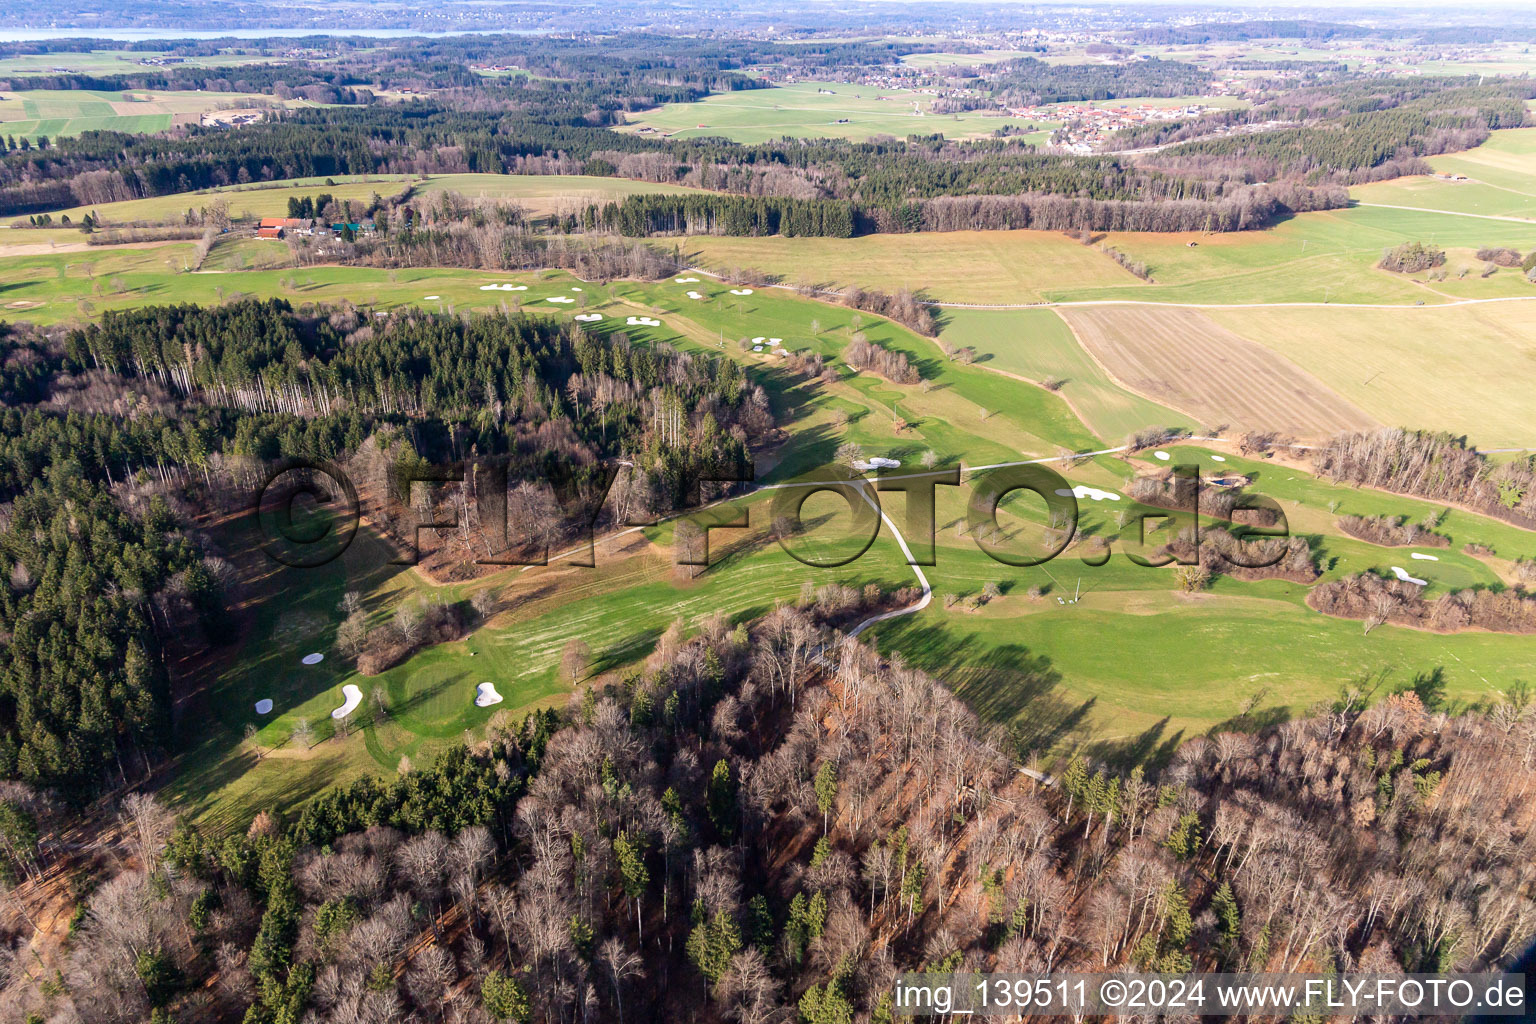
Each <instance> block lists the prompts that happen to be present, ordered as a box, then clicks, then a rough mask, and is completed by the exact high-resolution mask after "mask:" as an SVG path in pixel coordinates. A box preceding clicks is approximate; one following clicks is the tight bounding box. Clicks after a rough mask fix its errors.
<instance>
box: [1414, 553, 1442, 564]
mask: <svg viewBox="0 0 1536 1024" xmlns="http://www.w3.org/2000/svg"><path fill="white" fill-rule="evenodd" d="M1408 557H1409V558H1417V559H1418V560H1419V561H1421V562H1438V561H1440V556H1439V555H1425V554H1421V553H1420V552H1417V551H1412V552H1409V554H1408Z"/></svg>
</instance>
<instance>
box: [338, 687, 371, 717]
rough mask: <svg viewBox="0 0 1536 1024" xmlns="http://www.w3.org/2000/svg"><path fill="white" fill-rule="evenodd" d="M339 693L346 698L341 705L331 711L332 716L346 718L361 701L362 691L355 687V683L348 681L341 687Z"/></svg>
mask: <svg viewBox="0 0 1536 1024" xmlns="http://www.w3.org/2000/svg"><path fill="white" fill-rule="evenodd" d="M341 695H342V696H343V697H345V698H346V700H344V701H342V703H341V707H339V708H337V709H336V710H335V711H332V712H331V717H332V718H338V719H340V718H346V717H347V716H348V715H350V714H351V713H352V712H354V711H356V710H357V706H358V705H359V704H361V703H362V702H363V691H362V690H359V689H358V688H357V685H356V684H355V683H348V684H347V685H346V686H343V687H342V688H341Z"/></svg>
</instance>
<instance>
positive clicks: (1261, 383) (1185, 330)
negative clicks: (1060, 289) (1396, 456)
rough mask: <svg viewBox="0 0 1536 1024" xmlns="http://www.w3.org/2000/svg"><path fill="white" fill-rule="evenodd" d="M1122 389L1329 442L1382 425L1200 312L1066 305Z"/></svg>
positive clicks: (1218, 417) (1236, 423)
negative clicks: (1341, 434)
mask: <svg viewBox="0 0 1536 1024" xmlns="http://www.w3.org/2000/svg"><path fill="white" fill-rule="evenodd" d="M1057 312H1058V313H1060V314H1061V316H1062V317H1063V318H1064V319H1065V320H1066V321H1067V324H1068V326H1070V327H1071V328H1072V331H1073V333H1074V334H1076V335H1077V338H1078V341H1080V342H1081V343H1082V345H1083V347H1084V348H1086V349H1087V350H1088V352H1089V354H1090V355H1092V356H1093V357H1094V358H1095V359H1096V360H1098V362H1099V364H1100V365H1101V366H1103V367H1104V369H1105V370H1106V371H1107V372H1108V373H1109V374H1110V375H1111V376H1112V377H1114V378H1115V380H1116V381H1118V382H1119V383H1120V384H1121V385H1122V386H1124V387H1126V388H1129V389H1130V390H1132V391H1136V392H1139V393H1141V394H1143V395H1145V396H1147V397H1148V398H1151V399H1153V400H1154V401H1158V402H1162V403H1164V404H1166V405H1170V406H1172V407H1174V408H1176V409H1182V410H1185V411H1186V412H1188V413H1190V414H1191V415H1193V416H1196V417H1198V418H1200V419H1201V420H1203V421H1204V422H1205V423H1206V424H1207V425H1210V426H1218V425H1221V424H1229V425H1231V426H1232V427H1234V428H1237V429H1252V430H1278V431H1282V432H1284V433H1291V434H1297V435H1299V436H1302V437H1325V436H1328V435H1331V434H1335V433H1339V432H1341V431H1347V430H1364V429H1368V428H1370V427H1374V426H1378V424H1377V423H1376V421H1375V420H1373V419H1371V417H1370V416H1368V415H1366V413H1365V412H1363V411H1362V410H1361V409H1360V408H1359V407H1358V406H1356V405H1355V404H1354V403H1352V402H1350V401H1348V400H1347V399H1345V398H1344V397H1342V396H1341V395H1339V394H1338V393H1337V392H1335V391H1334V390H1333V389H1332V388H1330V387H1329V386H1328V385H1326V384H1324V383H1323V382H1322V381H1320V380H1318V379H1317V378H1316V377H1314V376H1312V375H1311V374H1309V373H1307V372H1306V371H1304V370H1302V369H1300V368H1298V367H1297V366H1295V365H1294V364H1292V363H1290V362H1288V361H1287V360H1285V359H1284V358H1282V357H1281V356H1278V355H1276V354H1275V353H1273V352H1271V351H1270V350H1268V349H1266V348H1264V347H1263V346H1261V345H1258V344H1256V343H1255V342H1252V341H1249V340H1247V339H1246V338H1243V337H1241V336H1239V335H1237V334H1234V333H1233V332H1231V331H1229V330H1227V329H1226V328H1225V327H1221V326H1219V325H1218V324H1216V323H1214V322H1213V321H1212V320H1211V319H1210V318H1209V317H1207V316H1205V314H1203V313H1201V312H1199V311H1197V310H1192V309H1151V308H1147V307H1145V306H1134V307H1133V306H1120V307H1113V306H1107V307H1096V308H1093V309H1084V308H1081V307H1077V308H1070V309H1069V308H1058V309H1057Z"/></svg>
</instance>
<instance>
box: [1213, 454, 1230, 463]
mask: <svg viewBox="0 0 1536 1024" xmlns="http://www.w3.org/2000/svg"><path fill="white" fill-rule="evenodd" d="M1211 461H1212V462H1226V461H1227V457H1226V456H1225V455H1212V456H1211Z"/></svg>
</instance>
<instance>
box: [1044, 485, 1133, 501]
mask: <svg viewBox="0 0 1536 1024" xmlns="http://www.w3.org/2000/svg"><path fill="white" fill-rule="evenodd" d="M1056 493H1057V494H1059V495H1061V496H1062V497H1063V498H1065V497H1067V496H1068V495H1071V496H1072V497H1074V498H1076V499H1077V500H1078V501H1082V500H1083V499H1085V498H1086V499H1088V500H1090V501H1119V500H1120V495H1118V494H1116V493H1115V492H1114V491H1101V490H1099V489H1098V488H1097V487H1089V486H1088V485H1086V484H1078V485H1076V486H1075V487H1073V488H1072V489H1071V490H1070V491H1069V490H1067V489H1066V488H1065V487H1058V488H1056Z"/></svg>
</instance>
